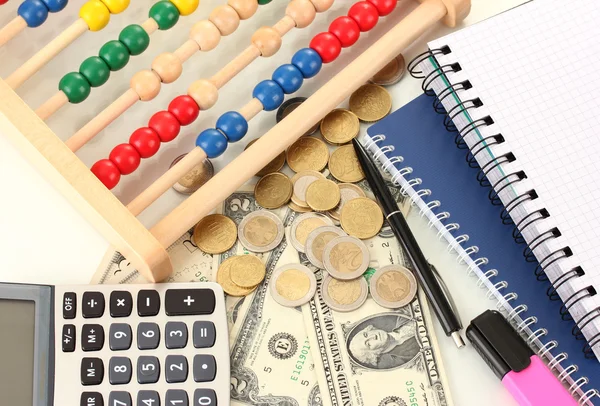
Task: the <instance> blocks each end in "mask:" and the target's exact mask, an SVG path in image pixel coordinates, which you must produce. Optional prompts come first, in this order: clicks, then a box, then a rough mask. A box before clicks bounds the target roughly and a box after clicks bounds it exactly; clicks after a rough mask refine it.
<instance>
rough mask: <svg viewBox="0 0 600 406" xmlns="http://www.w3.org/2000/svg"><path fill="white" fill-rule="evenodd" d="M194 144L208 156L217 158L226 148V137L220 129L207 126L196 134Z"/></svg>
mask: <svg viewBox="0 0 600 406" xmlns="http://www.w3.org/2000/svg"><path fill="white" fill-rule="evenodd" d="M196 146H197V147H200V148H202V149H203V150H204V152H205V153H206V156H207V157H208V158H211V159H213V158H217V157H218V156H219V155H221V154H222V153H223V152H225V150H226V149H227V137H226V136H225V134H223V133H222V132H221V131H219V130H217V129H215V128H209V129H206V130H204V131H202V132H201V133H200V134H199V135H198V137H197V138H196Z"/></svg>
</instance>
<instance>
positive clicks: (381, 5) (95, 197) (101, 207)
mask: <svg viewBox="0 0 600 406" xmlns="http://www.w3.org/2000/svg"><path fill="white" fill-rule="evenodd" d="M94 1H100V0H94ZM102 1H104V0H102ZM107 1H108V0H107ZM248 1H249V0H248ZM253 1H255V2H256V0H253ZM403 1H404V0H403ZM406 1H408V0H406ZM419 1H420V4H419V5H418V6H417V7H416V8H415V9H414V10H413V11H412V12H411V13H410V14H408V15H407V16H406V17H405V18H404V19H402V20H401V21H400V22H398V23H397V24H396V25H395V26H394V27H393V28H391V29H390V30H389V31H388V32H387V33H385V34H384V35H383V36H382V37H381V38H380V39H379V40H377V41H376V42H374V43H373V44H372V45H371V46H370V47H369V48H368V49H367V50H366V51H364V52H363V53H362V54H361V55H359V56H358V57H357V58H356V59H355V60H354V61H353V62H351V63H349V64H348V65H347V66H346V67H345V68H344V69H343V70H342V71H341V72H340V73H338V74H337V75H336V76H334V77H333V78H332V79H330V80H329V81H328V82H327V83H325V84H324V85H323V86H322V87H321V88H320V89H318V90H317V91H316V92H315V93H314V94H313V95H312V96H311V97H310V98H308V99H307V100H306V101H305V102H304V103H303V104H302V105H301V106H299V107H298V108H297V109H296V110H294V111H293V112H292V113H291V114H289V115H288V116H287V117H286V118H285V119H284V120H282V121H281V122H280V123H278V124H277V125H276V126H274V127H273V128H272V129H271V130H269V131H268V132H267V133H266V134H264V135H263V136H262V137H261V138H260V139H259V140H258V141H257V142H255V143H254V144H253V145H252V146H251V147H249V148H248V149H247V150H246V151H244V152H243V153H241V154H240V155H239V156H237V157H235V158H234V159H233V160H232V161H231V162H230V163H229V164H228V165H227V166H226V167H225V168H223V169H222V170H221V171H219V172H218V173H217V174H216V175H215V176H214V177H213V178H212V179H211V180H210V181H209V182H208V183H206V184H205V185H204V186H203V187H201V188H200V189H199V190H198V191H196V192H195V193H193V194H192V195H191V196H190V197H189V198H187V199H186V200H185V201H184V202H183V203H181V204H180V205H179V206H178V207H176V208H175V210H173V211H171V212H170V213H169V214H167V215H166V216H165V217H164V218H162V219H161V220H160V221H159V222H158V223H157V224H155V225H154V226H153V227H152V228H150V229H147V228H146V227H144V226H143V225H142V223H141V222H140V221H139V220H138V219H137V218H136V215H137V214H139V213H140V212H141V211H142V210H144V209H145V208H146V207H148V206H149V205H150V204H151V203H152V202H153V201H154V200H155V199H156V198H157V197H158V196H160V195H161V194H162V193H163V192H164V191H165V190H167V189H168V188H170V187H171V185H173V184H174V183H176V182H177V180H178V179H179V178H180V177H181V176H182V175H183V174H185V173H186V172H187V171H188V170H189V169H190V168H191V167H193V166H194V165H196V164H197V163H198V162H201V161H202V160H203V159H204V158H206V157H207V156H208V157H215V156H218V155H220V154H221V153H223V152H224V150H225V149H226V147H227V143H228V142H234V141H237V140H239V138H241V137H242V136H243V135H244V134H245V131H246V130H247V124H248V123H247V122H248V121H249V120H250V119H251V118H252V117H254V116H255V115H256V114H258V113H259V112H260V111H261V110H267V111H269V110H273V109H276V108H277V107H278V106H279V105H280V104H281V102H282V101H283V97H284V94H288V93H292V92H293V91H295V90H297V89H298V88H299V86H301V84H302V80H303V79H307V78H310V77H311V76H314V75H315V74H316V73H317V72H318V70H319V69H320V67H321V65H322V64H323V63H329V62H332V61H333V60H335V59H336V58H337V56H338V55H339V53H340V51H341V48H343V47H346V46H350V45H352V44H353V43H354V42H356V40H357V39H358V36H359V35H360V32H364V31H368V30H369V29H370V28H372V27H373V26H374V24H375V23H376V22H377V20H378V18H379V17H380V16H381V17H383V16H386V15H387V14H389V13H390V12H391V11H393V8H394V7H395V0H367V1H360V2H359V3H357V4H358V5H355V6H356V7H355V6H353V7H352V8H351V11H350V12H349V16H347V17H338V18H337V19H336V20H334V21H333V22H332V24H331V26H330V28H329V31H328V32H326V33H321V34H318V35H317V36H315V37H314V38H313V40H312V41H311V44H310V48H305V49H301V50H300V51H298V52H297V53H296V55H295V56H294V58H293V59H292V63H291V64H286V65H283V66H282V67H280V68H278V69H277V70H276V71H275V73H274V74H273V79H272V80H266V81H263V82H261V83H259V84H258V85H257V86H256V87H255V90H254V93H253V97H254V98H253V99H252V100H251V101H250V102H249V103H247V104H246V105H245V106H244V107H243V108H242V109H240V110H239V112H228V113H225V114H223V116H221V119H219V121H218V122H217V125H216V128H214V129H208V130H204V131H202V132H201V133H200V135H199V136H198V139H197V141H196V144H197V147H196V148H194V149H193V150H192V152H190V153H189V154H188V155H187V156H186V157H185V158H184V159H182V160H181V161H180V162H179V163H178V164H177V165H175V166H174V168H173V170H170V171H168V172H167V173H165V174H164V175H163V176H161V177H160V178H159V179H158V180H157V181H156V182H155V183H154V184H152V185H151V186H150V187H149V188H148V189H147V190H146V191H145V192H144V193H142V194H141V195H140V196H138V198H136V199H134V201H133V202H132V203H131V204H130V205H129V207H126V206H124V205H123V204H122V203H121V202H120V201H119V200H118V199H117V198H116V197H115V196H114V195H113V194H112V193H111V192H110V190H109V188H107V186H108V187H112V186H114V184H116V182H118V179H119V178H120V176H121V174H127V173H129V171H133V170H135V169H136V168H137V166H138V165H139V161H140V158H143V157H144V156H143V154H144V153H149V152H148V151H147V150H144V148H147V147H149V146H148V145H146V144H144V145H141V144H136V143H135V142H133V141H131V140H130V144H122V145H129V147H121V148H120V149H119V150H117V148H115V149H114V150H113V153H115V151H117V152H116V153H115V155H114V156H113V153H111V157H109V159H106V160H102V161H99V162H103V163H102V164H100V165H98V166H97V165H94V166H93V167H92V168H93V172H92V170H90V169H88V168H87V167H86V166H85V165H84V164H83V162H82V161H81V160H80V159H79V158H78V157H77V156H76V155H75V154H74V153H73V151H72V150H71V149H70V148H69V146H67V145H66V144H65V143H63V142H62V141H61V140H60V139H59V138H58V137H57V136H56V135H55V134H54V133H53V132H52V131H51V130H50V129H49V128H48V127H47V125H46V124H45V123H44V122H43V120H42V119H41V118H40V117H39V116H38V115H37V114H36V112H35V111H34V110H32V109H31V108H30V107H29V106H28V105H26V104H25V102H23V100H21V99H20V98H19V97H18V96H17V95H16V93H15V92H14V91H13V90H12V89H11V87H10V86H9V85H8V84H7V83H6V82H4V81H2V80H0V130H1V131H2V132H3V133H5V134H7V135H8V136H9V138H10V139H12V140H13V141H14V143H15V145H16V146H17V147H18V148H19V149H20V150H21V152H22V153H23V154H24V155H25V156H26V157H27V158H28V159H29V160H30V161H31V163H32V164H33V165H35V166H36V167H37V168H39V170H40V171H41V172H42V173H43V174H44V175H46V176H47V177H48V178H49V180H50V181H51V182H52V184H53V185H54V186H55V187H57V188H58V189H59V190H60V191H61V192H62V193H63V194H64V195H65V197H66V198H67V199H69V201H70V202H71V203H72V204H73V205H74V206H75V207H76V208H77V209H78V210H79V211H80V212H81V213H82V214H83V215H85V216H86V218H87V219H88V220H89V221H90V222H91V223H92V224H93V225H94V226H95V227H96V228H97V229H98V230H99V231H100V232H101V233H102V234H103V235H104V236H105V237H106V238H107V239H108V240H109V242H110V243H111V244H113V245H114V247H115V248H116V249H118V250H119V251H120V252H121V253H122V254H123V255H125V256H126V257H127V258H128V260H129V261H130V262H132V264H133V265H134V266H135V267H136V268H137V269H138V270H139V271H140V272H141V273H142V274H143V275H144V276H145V277H146V278H147V279H148V280H150V281H160V280H162V279H164V278H166V277H167V276H168V275H169V274H170V273H171V271H172V266H171V262H170V260H169V256H168V254H167V251H166V247H168V246H169V245H171V244H172V243H173V242H174V241H175V240H177V239H178V238H179V237H180V236H181V235H182V234H183V233H185V232H186V231H187V230H189V229H190V228H191V227H192V226H193V225H194V224H195V223H197V222H198V221H199V220H200V219H201V218H202V217H203V216H205V215H206V214H208V213H209V212H210V211H211V210H212V209H213V208H214V207H216V206H217V205H218V204H219V203H220V202H221V201H222V200H224V199H225V198H226V197H227V196H229V195H230V194H231V193H233V192H234V191H235V190H236V189H237V188H238V187H239V186H241V185H242V184H243V183H245V182H246V181H247V180H248V179H250V178H251V177H252V176H253V175H254V174H255V173H256V172H258V171H259V170H260V169H261V168H262V167H264V166H265V165H266V164H267V163H268V162H270V161H271V160H272V159H273V158H274V157H276V156H277V155H278V154H279V153H281V152H282V151H283V150H284V149H285V148H287V147H288V146H289V145H290V144H292V143H293V142H294V141H295V140H296V139H297V138H299V137H300V136H301V135H302V134H304V133H305V132H306V131H307V130H308V129H309V128H310V127H312V126H313V125H314V123H316V122H318V121H319V120H321V119H322V118H323V117H324V116H325V115H326V114H327V113H328V112H329V111H331V110H332V109H334V108H335V107H336V106H337V105H338V104H339V103H341V102H342V101H343V100H344V99H345V98H346V97H348V96H349V95H350V94H351V93H352V92H353V91H354V90H356V89H357V88H358V87H359V86H361V85H362V84H364V83H365V82H366V81H367V80H368V79H369V78H370V77H371V76H373V75H374V74H375V73H376V72H377V71H379V70H380V69H381V68H383V66H385V65H386V64H387V63H388V62H389V61H390V60H391V59H393V58H394V57H395V56H396V55H398V54H399V53H400V52H402V51H403V50H404V49H405V48H406V47H408V46H409V45H410V44H411V43H412V42H414V41H415V40H416V39H417V38H418V37H420V36H421V35H422V34H423V33H424V32H425V31H427V30H428V29H429V28H431V27H432V26H434V25H435V24H436V23H438V22H440V21H443V23H444V24H446V25H448V26H451V27H453V26H455V24H456V23H457V22H459V21H461V20H462V19H463V18H464V17H465V16H466V15H467V13H468V12H469V9H470V1H469V0H419ZM245 2H246V0H230V1H229V4H230V5H229V6H226V7H229V8H227V9H226V10H227V11H223V12H222V13H229V12H230V11H231V10H234V11H235V12H236V13H237V14H236V16H233V17H231V18H233V19H234V20H235V19H237V21H238V23H239V20H240V19H242V18H243V17H244V16H243V15H242V14H241V13H240V11H238V10H236V8H235V7H232V5H234V4H237V5H238V6H239V5H241V4H244V3H245ZM266 2H268V1H266ZM332 2H333V0H292V2H291V3H290V4H289V6H288V9H287V11H286V16H285V17H284V18H282V20H280V22H279V23H277V24H275V25H274V26H273V27H272V28H270V29H265V30H263V31H262V33H261V34H257V35H256V36H255V37H254V38H253V40H252V41H251V45H250V46H249V48H248V49H247V50H246V51H244V52H243V53H242V54H240V56H239V57H238V58H236V59H235V60H234V61H232V62H230V63H229V64H227V65H226V66H225V67H224V68H223V69H222V71H220V72H219V73H217V74H216V75H215V76H213V78H211V80H205V81H203V82H202V85H201V86H200V87H201V89H200V90H199V89H197V87H196V88H193V89H191V90H190V91H188V95H186V96H179V99H178V98H176V99H178V100H179V101H178V103H177V104H176V105H175V106H174V107H171V105H170V106H169V109H168V110H165V111H164V112H159V113H161V116H160V117H161V118H159V119H157V120H158V123H157V122H156V121H155V122H154V124H153V123H149V126H148V127H146V128H148V129H149V130H150V132H149V133H150V134H154V133H156V134H157V135H158V136H159V138H160V141H162V142H166V141H169V138H171V137H173V138H174V136H176V135H177V133H178V132H179V127H180V126H182V125H188V124H189V123H190V122H191V121H193V120H194V119H195V116H196V115H197V114H198V111H199V110H200V109H202V108H204V109H206V108H207V107H210V105H211V102H212V100H213V99H214V98H215V97H216V96H217V95H218V88H219V86H223V85H224V84H225V83H226V82H227V81H228V80H229V79H230V78H231V77H233V76H235V75H236V74H237V73H239V72H240V71H241V70H242V69H243V68H244V66H247V65H248V64H250V63H251V61H252V60H254V59H256V58H258V57H259V56H261V55H262V56H268V54H269V53H270V52H273V51H274V52H277V50H278V49H279V46H280V43H281V36H282V35H284V34H285V33H286V32H287V31H289V30H290V29H292V28H293V27H295V26H296V27H302V26H306V25H308V24H310V22H311V21H312V19H314V16H315V14H316V12H318V11H325V10H326V9H327V8H329V7H328V6H327V4H329V6H330V5H331V3H332ZM173 3H174V4H175V5H178V4H179V5H181V4H185V2H183V1H182V0H179V1H173ZM258 3H259V4H260V3H261V1H260V0H259V1H258ZM308 6H310V7H308ZM230 9H231V10H230ZM353 9H354V10H353ZM181 14H183V13H181ZM205 21H207V23H206V24H213V26H215V27H217V28H218V29H219V28H221V29H220V30H219V32H220V35H226V34H224V31H223V29H226V27H219V22H218V21H215V18H212V19H209V20H205ZM227 21H229V22H231V21H230V20H227ZM221 23H223V24H225V25H227V26H229V24H228V23H227V24H226V22H223V21H221ZM207 29H210V28H207ZM259 31H260V30H259ZM203 38H204V37H203ZM192 39H193V38H192ZM196 44H197V45H195V47H196V48H197V49H198V50H203V49H202V45H201V44H200V43H198V42H197V41H196ZM184 45H185V44H184ZM187 46H188V47H190V48H189V49H188V51H186V52H185V55H186V56H188V57H189V55H190V54H191V53H193V52H191V50H193V51H194V52H196V49H194V48H192V47H191V45H187ZM169 55H176V56H177V55H178V54H177V52H176V53H174V54H169ZM315 55H316V56H315ZM168 62H169V63H163V64H159V66H160V67H158V68H156V69H153V70H152V71H149V72H150V74H152V75H156V77H157V78H158V79H159V80H160V82H159V83H158V84H159V88H160V83H161V82H162V83H166V82H167V81H168V80H170V79H173V80H174V79H176V78H177V77H178V76H179V75H178V74H177V72H178V71H179V70H180V65H181V63H182V58H181V54H179V56H178V59H173V58H172V57H171V56H169V57H168ZM153 68H155V66H154V65H153ZM161 68H164V69H161ZM167 68H173V69H174V70H170V69H167ZM173 72H174V73H173ZM207 82H208V83H207ZM215 82H216V83H215ZM154 83H156V79H155V82H154ZM298 83H299V84H298ZM154 87H156V86H154ZM192 87H193V86H192ZM207 89H209V90H207ZM215 90H216V92H215ZM150 93H153V91H152V92H150ZM136 95H137V96H138V97H137V98H135V97H130V99H129V100H133V102H136V101H137V100H139V99H142V97H141V95H140V94H139V93H136ZM190 100H192V101H193V102H195V104H192V103H191V102H190ZM172 104H173V103H172ZM212 104H214V102H212ZM50 110H51V109H50ZM157 114H158V113H157ZM153 117H154V116H153ZM172 117H175V118H177V120H179V121H178V122H177V123H175V124H176V125H177V132H175V134H174V135H173V132H174V130H170V129H169V128H168V127H169V126H168V125H167V124H169V123H171V122H170V121H169V120H173V119H172ZM161 120H162V121H161ZM104 121H106V120H104ZM151 121H152V119H151ZM171 124H172V123H171ZM173 125H174V124H173ZM244 126H245V128H244ZM153 136H154V135H152V137H153ZM138 138H140V137H138ZM163 138H164V139H163ZM171 139H172V138H171ZM136 140H138V139H137V138H136ZM138 141H139V140H138ZM159 144H160V142H159ZM118 147H120V146H118ZM130 147H131V148H130ZM136 148H137V149H136ZM139 148H141V150H139ZM72 149H77V148H72ZM152 149H153V152H152V154H154V153H156V150H158V148H156V150H154V147H152ZM125 150H126V151H125ZM134 155H135V156H134ZM132 156H133V158H132ZM115 171H116V172H115ZM100 179H101V180H102V181H101V180H100ZM115 179H116V182H115ZM102 182H104V184H103V183H102ZM105 185H106V186H105Z"/></svg>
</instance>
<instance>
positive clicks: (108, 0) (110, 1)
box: [101, 0, 129, 14]
mask: <svg viewBox="0 0 600 406" xmlns="http://www.w3.org/2000/svg"><path fill="white" fill-rule="evenodd" d="M101 1H102V3H104V5H105V6H106V7H108V11H110V13H111V14H119V13H122V12H123V11H125V10H126V9H127V7H129V0H101Z"/></svg>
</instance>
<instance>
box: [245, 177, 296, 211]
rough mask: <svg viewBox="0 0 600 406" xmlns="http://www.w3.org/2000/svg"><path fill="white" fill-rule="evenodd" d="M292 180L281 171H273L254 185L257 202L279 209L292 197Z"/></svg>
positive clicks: (263, 205) (265, 206)
mask: <svg viewBox="0 0 600 406" xmlns="http://www.w3.org/2000/svg"><path fill="white" fill-rule="evenodd" d="M292 192H293V187H292V181H291V180H290V178H288V177H287V176H286V175H284V174H283V173H281V172H273V173H270V174H268V175H265V176H263V177H262V178H260V180H259V181H258V183H257V184H256V186H255V187H254V196H255V197H256V202H257V203H258V204H259V205H261V206H262V207H264V208H265V209H277V208H279V207H281V206H283V205H284V204H286V203H287V202H289V200H290V197H292Z"/></svg>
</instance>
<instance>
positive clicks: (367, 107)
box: [350, 84, 392, 123]
mask: <svg viewBox="0 0 600 406" xmlns="http://www.w3.org/2000/svg"><path fill="white" fill-rule="evenodd" d="M391 109H392V96H391V95H390V93H389V92H388V91H387V90H385V89H384V88H383V87H381V86H378V85H373V84H366V85H362V86H361V87H359V88H358V89H357V90H356V91H355V92H354V93H352V95H351V96H350V111H352V112H353V113H354V114H356V116H357V117H358V118H359V119H360V120H361V121H365V122H367V123H372V122H374V121H378V120H381V119H382V118H384V117H385V116H387V115H388V113H389V112H390V110H391Z"/></svg>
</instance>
